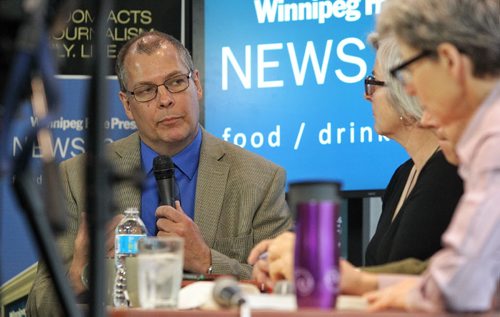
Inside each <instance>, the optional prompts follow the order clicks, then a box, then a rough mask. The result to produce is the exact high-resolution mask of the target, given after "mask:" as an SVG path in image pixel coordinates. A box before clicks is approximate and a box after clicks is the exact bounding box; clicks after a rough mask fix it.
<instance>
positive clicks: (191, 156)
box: [172, 127, 201, 180]
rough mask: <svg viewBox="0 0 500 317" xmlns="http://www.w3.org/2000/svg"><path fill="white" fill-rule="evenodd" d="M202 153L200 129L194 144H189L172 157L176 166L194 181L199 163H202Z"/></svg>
mask: <svg viewBox="0 0 500 317" xmlns="http://www.w3.org/2000/svg"><path fill="white" fill-rule="evenodd" d="M200 151H201V128H200V127H198V133H197V134H196V137H195V138H194V140H193V142H191V144H189V145H188V146H187V147H186V148H184V149H183V150H182V151H180V152H179V153H177V154H175V155H174V156H173V157H172V161H174V164H175V166H176V167H177V168H178V169H179V170H180V171H181V172H182V173H183V174H184V175H186V177H187V178H189V180H191V179H193V177H194V174H195V173H196V171H197V170H198V162H199V161H200Z"/></svg>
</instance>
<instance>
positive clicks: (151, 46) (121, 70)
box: [115, 31, 194, 91]
mask: <svg viewBox="0 0 500 317" xmlns="http://www.w3.org/2000/svg"><path fill="white" fill-rule="evenodd" d="M167 43H168V44H170V45H173V46H174V48H175V49H176V50H177V53H178V54H179V56H180V57H181V60H182V61H183V63H184V64H185V65H186V67H187V68H188V69H189V70H194V63H193V58H192V57H191V54H190V53H189V51H188V50H187V49H186V47H185V46H184V45H183V44H182V43H181V42H180V41H179V40H177V39H176V38H175V37H173V36H171V35H169V34H165V33H162V32H159V31H148V32H143V33H141V34H139V35H137V36H136V37H134V38H132V39H130V40H129V41H128V42H127V43H125V45H123V46H122V48H121V49H120V52H119V53H118V56H117V57H116V64H115V72H116V76H117V77H118V82H119V83H120V90H121V91H126V90H127V88H126V87H125V86H126V82H127V71H126V69H125V58H126V57H127V54H128V53H129V52H130V51H131V48H132V47H134V50H135V52H137V53H139V54H147V55H151V54H153V53H154V52H156V51H157V50H159V49H160V48H162V47H163V46H164V45H165V44H167Z"/></svg>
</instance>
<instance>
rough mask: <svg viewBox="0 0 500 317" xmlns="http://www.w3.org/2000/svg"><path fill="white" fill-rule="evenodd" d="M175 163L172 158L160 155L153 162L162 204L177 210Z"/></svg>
mask: <svg viewBox="0 0 500 317" xmlns="http://www.w3.org/2000/svg"><path fill="white" fill-rule="evenodd" d="M174 171H175V168H174V162H172V159H171V158H170V156H167V155H158V156H157V157H155V158H154V160H153V173H154V175H155V179H156V184H157V185H158V192H159V194H160V200H161V202H160V204H161V205H168V206H172V207H174V208H175V175H174Z"/></svg>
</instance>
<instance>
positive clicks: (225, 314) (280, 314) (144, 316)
mask: <svg viewBox="0 0 500 317" xmlns="http://www.w3.org/2000/svg"><path fill="white" fill-rule="evenodd" d="M108 312H109V314H108V316H110V317H153V316H158V317H162V316H165V317H191V316H193V317H194V316H201V317H239V316H240V315H239V312H238V311H237V310H218V311H208V310H183V311H175V310H165V309H140V308H131V309H110V310H109V311H108ZM285 316H286V317H327V316H328V317H332V316H333V317H369V316H376V317H379V316H387V317H410V316H411V317H463V316H465V315H464V314H445V313H432V314H431V313H406V312H397V311H385V312H377V313H369V312H364V311H337V310H315V309H301V310H298V311H293V312H290V311H252V317H285ZM467 316H474V317H500V312H490V313H484V314H468V315H467Z"/></svg>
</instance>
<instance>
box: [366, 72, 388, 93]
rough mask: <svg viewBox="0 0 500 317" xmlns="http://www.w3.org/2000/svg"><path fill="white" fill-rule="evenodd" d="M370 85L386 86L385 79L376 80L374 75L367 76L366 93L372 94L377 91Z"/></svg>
mask: <svg viewBox="0 0 500 317" xmlns="http://www.w3.org/2000/svg"><path fill="white" fill-rule="evenodd" d="M370 86H382V87H383V86H385V81H381V80H376V79H375V77H374V76H373V75H368V76H367V77H366V78H365V95H367V96H372V95H373V94H374V93H375V89H373V88H371V87H370Z"/></svg>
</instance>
